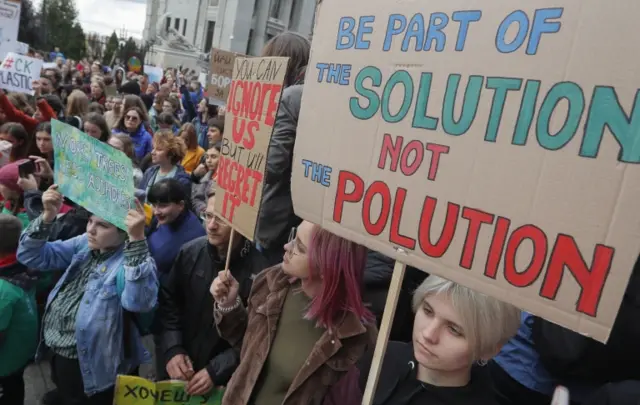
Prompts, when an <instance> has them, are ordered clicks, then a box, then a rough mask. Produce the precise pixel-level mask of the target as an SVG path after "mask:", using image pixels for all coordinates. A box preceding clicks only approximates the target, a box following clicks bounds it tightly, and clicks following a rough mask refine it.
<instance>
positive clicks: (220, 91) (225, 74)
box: [207, 48, 242, 106]
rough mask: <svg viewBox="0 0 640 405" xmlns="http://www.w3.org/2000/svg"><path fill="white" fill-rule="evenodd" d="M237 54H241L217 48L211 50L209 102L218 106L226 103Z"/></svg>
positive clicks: (208, 87)
mask: <svg viewBox="0 0 640 405" xmlns="http://www.w3.org/2000/svg"><path fill="white" fill-rule="evenodd" d="M238 56H240V57H241V56H242V55H238V54H236V53H234V52H229V51H224V50H222V49H217V48H213V49H212V50H211V71H210V72H209V85H208V86H207V95H208V96H209V103H210V104H213V105H218V106H224V105H226V104H227V99H228V98H229V90H230V89H231V80H232V76H233V66H234V61H235V60H236V57H238Z"/></svg>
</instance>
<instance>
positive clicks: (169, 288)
mask: <svg viewBox="0 0 640 405" xmlns="http://www.w3.org/2000/svg"><path fill="white" fill-rule="evenodd" d="M214 204H215V196H214V195H213V194H212V195H210V196H209V200H208V204H207V209H206V210H205V213H204V218H205V221H206V230H207V236H205V237H201V238H198V239H195V240H193V241H191V242H189V243H188V244H186V245H185V246H184V247H183V248H182V249H181V251H180V253H178V257H177V258H176V260H175V263H174V265H173V268H172V269H171V271H170V273H169V275H168V277H166V278H165V279H164V280H163V281H162V285H161V292H160V308H159V311H160V312H159V318H160V319H161V320H162V332H161V337H162V339H161V342H162V350H163V352H164V362H165V364H166V372H167V374H168V375H169V377H170V378H172V379H177V380H184V381H189V383H188V385H187V393H188V394H190V395H202V394H205V393H207V392H208V391H209V390H211V388H212V387H213V386H224V385H225V384H226V383H227V381H228V380H229V378H231V375H232V374H233V372H234V370H235V369H236V367H237V365H238V361H239V353H236V352H235V350H234V349H233V348H231V346H230V345H229V344H228V343H227V342H226V341H225V340H223V339H221V338H220V336H219V335H218V332H217V330H216V325H215V323H214V321H213V298H212V297H211V294H210V293H209V287H210V286H211V283H212V282H213V280H214V279H215V278H216V276H217V275H218V272H219V271H222V270H224V268H225V261H226V253H227V248H228V246H229V241H230V235H231V227H230V226H228V225H226V224H225V223H224V222H222V221H221V220H220V219H219V218H217V217H216V215H215V214H214V211H213V207H214ZM231 250H232V256H231V260H230V265H229V269H230V271H231V273H232V274H233V277H235V279H236V280H238V282H239V283H240V297H241V298H242V300H243V302H244V303H245V305H246V300H247V298H248V296H249V292H250V291H251V283H252V281H253V278H254V277H255V275H256V274H258V273H259V272H260V271H262V270H263V269H266V268H268V267H270V266H271V265H273V264H275V263H269V261H268V260H267V259H266V258H265V257H264V256H263V255H262V253H260V252H259V251H258V250H257V249H256V248H255V247H254V246H253V245H252V244H251V243H250V242H249V241H247V240H246V239H244V238H243V237H241V236H240V235H238V234H236V236H234V238H233V246H232V248H231ZM157 371H158V376H159V377H160V379H162V373H161V371H163V370H157Z"/></svg>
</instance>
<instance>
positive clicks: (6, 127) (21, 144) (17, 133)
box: [0, 122, 33, 162]
mask: <svg viewBox="0 0 640 405" xmlns="http://www.w3.org/2000/svg"><path fill="white" fill-rule="evenodd" d="M32 138H33V137H32V136H31V135H30V134H29V133H28V132H27V130H26V129H25V128H24V127H23V126H22V124H17V123H15V122H7V123H5V124H3V125H2V126H0V140H2V141H7V142H9V143H10V144H11V146H12V147H11V156H10V157H9V160H10V161H11V162H15V161H17V160H21V159H26V158H28V157H29V154H30V151H31V143H32Z"/></svg>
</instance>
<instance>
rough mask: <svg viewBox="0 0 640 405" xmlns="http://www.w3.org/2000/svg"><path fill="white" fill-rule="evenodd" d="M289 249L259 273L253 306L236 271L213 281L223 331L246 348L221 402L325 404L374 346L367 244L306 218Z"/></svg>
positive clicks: (293, 234)
mask: <svg viewBox="0 0 640 405" xmlns="http://www.w3.org/2000/svg"><path fill="white" fill-rule="evenodd" d="M285 251H286V254H285V256H284V261H283V263H282V264H281V265H278V266H275V267H273V268H270V269H268V270H265V271H263V272H262V273H260V274H259V275H258V276H257V277H256V279H255V281H254V283H253V287H252V289H251V295H250V296H249V299H248V306H246V305H245V304H244V303H243V302H242V299H241V298H240V296H239V294H238V291H239V288H240V284H239V283H238V281H237V280H236V279H235V276H234V275H233V273H231V272H227V271H221V272H220V273H218V277H217V278H216V279H215V281H214V282H213V284H212V286H211V293H212V294H213V297H214V299H215V301H216V308H215V311H214V315H215V319H216V324H217V325H218V330H219V332H220V335H221V336H222V337H223V338H224V339H225V340H227V341H228V342H229V343H230V344H231V345H232V346H233V347H234V348H236V349H237V350H240V348H242V351H241V354H240V365H239V366H238V369H237V370H236V372H235V373H234V374H233V377H232V378H231V380H230V381H229V384H228V385H227V387H226V390H225V393H224V398H223V400H222V404H223V405H240V404H243V405H244V404H249V405H254V404H255V405H276V404H277V405H293V404H295V405H306V404H318V403H321V401H322V399H323V398H324V396H325V394H326V392H327V389H328V388H329V386H330V385H331V384H333V383H335V382H336V381H338V380H339V379H340V378H341V377H342V376H343V375H344V374H345V371H346V370H348V369H349V367H351V366H353V365H355V363H356V361H357V360H358V359H359V358H360V357H362V355H364V353H365V352H366V351H367V350H368V349H370V348H372V347H374V345H375V341H376V335H377V328H376V327H375V320H374V318H373V315H372V314H371V313H370V312H369V311H368V310H367V309H366V308H365V306H364V304H363V302H362V297H361V291H360V289H361V285H362V274H363V271H364V265H365V261H366V255H367V250H366V248H364V247H363V246H360V245H357V244H356V243H353V242H350V241H347V240H346V239H342V238H341V237H339V236H336V235H333V234H331V233H329V232H328V231H326V230H324V229H322V228H320V227H318V226H316V225H313V224H311V223H310V222H306V221H305V222H302V223H301V224H300V225H299V226H298V228H297V229H296V228H294V229H293V230H292V232H291V236H290V238H289V242H288V243H287V244H286V246H285Z"/></svg>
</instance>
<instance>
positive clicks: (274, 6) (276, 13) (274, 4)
mask: <svg viewBox="0 0 640 405" xmlns="http://www.w3.org/2000/svg"><path fill="white" fill-rule="evenodd" d="M281 8H282V0H271V11H270V12H269V17H271V18H280V9H281Z"/></svg>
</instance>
